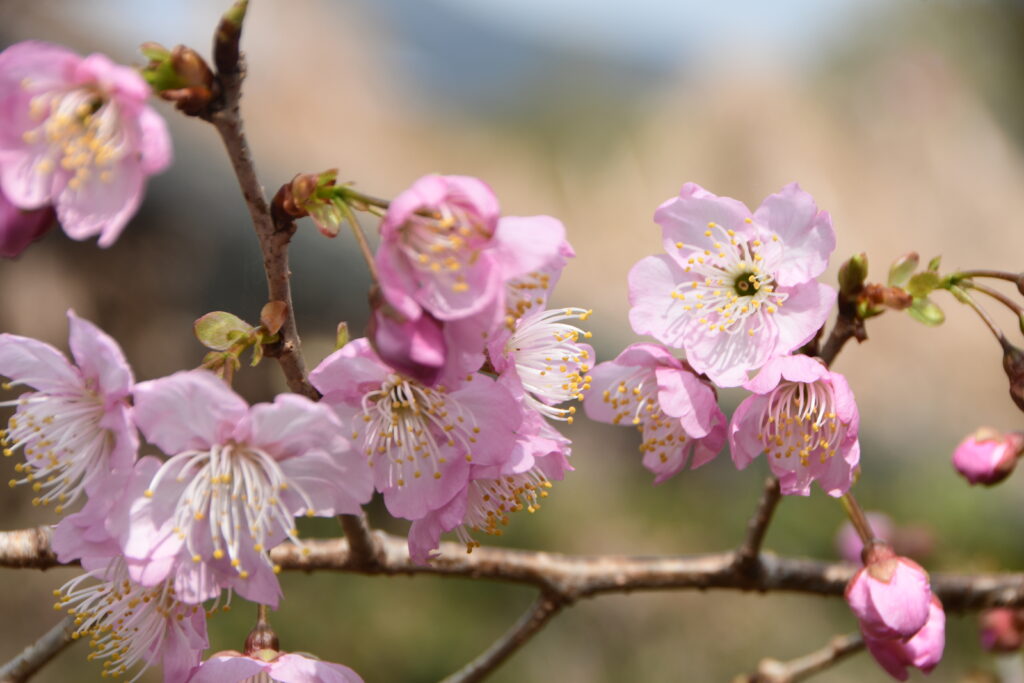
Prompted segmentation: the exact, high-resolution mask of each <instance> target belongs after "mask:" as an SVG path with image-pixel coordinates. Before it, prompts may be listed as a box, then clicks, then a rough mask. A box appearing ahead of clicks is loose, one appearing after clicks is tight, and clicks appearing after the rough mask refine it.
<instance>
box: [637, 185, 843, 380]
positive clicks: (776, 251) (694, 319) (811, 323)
mask: <svg viewBox="0 0 1024 683" xmlns="http://www.w3.org/2000/svg"><path fill="white" fill-rule="evenodd" d="M654 220H655V222H656V223H658V224H659V225H661V227H662V237H663V242H664V247H665V250H666V252H667V253H666V254H664V255H658V256H649V257H647V258H645V259H643V260H641V261H640V262H639V263H637V264H636V265H635V266H634V267H633V269H632V270H631V271H630V274H629V296H630V303H631V304H632V309H631V310H630V313H629V320H630V323H631V324H632V326H633V329H634V331H636V333H637V334H649V335H652V336H653V337H655V338H656V339H657V340H658V341H660V342H662V343H664V344H666V345H668V346H670V347H672V348H681V349H684V350H685V351H686V359H687V361H688V362H689V363H690V365H691V366H693V368H694V369H695V370H696V371H697V372H698V373H705V374H707V375H708V377H710V378H711V380H712V381H713V382H714V383H715V384H717V385H719V386H723V387H732V386H738V385H740V384H743V382H744V381H746V379H747V373H748V371H750V370H756V369H758V368H760V367H762V366H763V365H764V364H765V363H767V362H768V361H769V360H771V359H772V358H774V357H777V356H783V355H785V354H788V353H790V352H791V351H793V350H795V349H797V348H799V347H800V346H802V345H803V344H805V343H807V342H808V341H809V340H810V339H811V338H812V337H813V336H814V334H815V333H816V332H817V331H818V329H820V328H821V326H822V325H823V324H824V323H825V320H826V318H827V317H828V314H829V312H830V311H831V309H832V307H833V305H834V304H835V301H836V292H835V290H834V289H832V288H831V287H829V286H827V285H824V284H821V283H819V282H818V281H817V280H815V278H817V277H818V276H819V275H821V273H822V272H823V271H824V270H825V267H826V266H827V265H828V257H829V255H830V254H831V253H832V251H833V250H834V249H835V232H834V231H833V229H832V221H831V219H830V218H829V215H828V213H826V212H824V211H819V210H818V208H817V206H816V205H815V203H814V200H813V199H812V198H811V196H810V195H809V194H807V193H806V192H804V191H803V190H801V189H800V188H799V186H797V185H796V184H795V183H794V184H791V185H787V186H786V187H784V188H783V189H782V190H781V191H780V192H779V193H777V194H773V195H771V196H769V197H768V198H767V199H765V200H764V202H762V203H761V206H760V207H759V208H758V209H757V211H755V212H753V213H751V212H750V210H749V209H748V208H747V207H746V206H744V205H743V204H742V203H741V202H738V201H736V200H735V199H730V198H728V197H718V196H715V195H713V194H711V193H710V192H708V191H706V190H704V189H703V188H701V187H700V186H698V185H695V184H693V183H687V184H686V185H684V186H683V189H682V190H681V191H680V193H679V197H676V198H673V199H670V200H668V201H666V202H665V203H664V204H662V205H661V206H660V207H659V208H658V210H657V211H656V212H655V214H654Z"/></svg>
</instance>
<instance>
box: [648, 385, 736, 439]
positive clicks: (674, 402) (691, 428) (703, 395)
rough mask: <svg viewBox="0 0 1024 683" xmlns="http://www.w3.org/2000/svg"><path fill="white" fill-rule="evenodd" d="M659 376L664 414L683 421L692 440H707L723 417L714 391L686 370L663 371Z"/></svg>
mask: <svg viewBox="0 0 1024 683" xmlns="http://www.w3.org/2000/svg"><path fill="white" fill-rule="evenodd" d="M655 376H656V377H657V380H658V405H659V407H660V408H661V410H662V411H663V412H664V413H665V414H666V415H669V416H671V417H676V418H679V419H680V422H681V423H682V425H683V429H685V430H686V434H687V435H688V436H691V437H693V438H695V439H699V438H701V437H703V436H707V434H708V432H710V431H711V428H712V426H714V423H715V422H716V421H717V420H716V418H717V417H718V414H720V413H721V411H720V410H719V409H718V402H717V401H716V400H715V393H714V392H713V391H712V390H711V387H709V386H708V385H706V384H704V383H703V382H701V381H700V380H699V379H697V376H696V375H694V374H693V373H692V372H687V371H686V370H675V369H673V368H659V369H657V370H655Z"/></svg>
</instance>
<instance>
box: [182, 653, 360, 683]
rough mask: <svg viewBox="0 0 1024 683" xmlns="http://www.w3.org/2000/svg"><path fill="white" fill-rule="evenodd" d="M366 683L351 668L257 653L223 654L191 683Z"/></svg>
mask: <svg viewBox="0 0 1024 683" xmlns="http://www.w3.org/2000/svg"><path fill="white" fill-rule="evenodd" d="M239 681H277V682H278V683H314V682H315V683H363V679H362V678H360V676H359V674H357V673H356V672H355V671H353V670H352V669H350V668H348V667H347V666H343V665H341V664H335V663H333V662H324V661H321V660H319V659H314V658H312V657H309V656H307V655H302V654H292V653H289V652H277V651H276V650H257V651H256V652H253V653H252V654H242V653H241V652H232V651H226V652H220V653H217V654H216V655H214V656H212V657H210V658H209V659H207V660H206V661H205V662H203V663H202V664H201V665H200V666H199V667H198V668H197V669H196V670H195V671H194V672H193V673H192V676H191V677H190V678H189V679H188V683H238V682H239Z"/></svg>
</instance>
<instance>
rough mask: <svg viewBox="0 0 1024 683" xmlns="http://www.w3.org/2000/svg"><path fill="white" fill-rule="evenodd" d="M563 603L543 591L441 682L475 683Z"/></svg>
mask: <svg viewBox="0 0 1024 683" xmlns="http://www.w3.org/2000/svg"><path fill="white" fill-rule="evenodd" d="M564 606H565V602H564V601H563V600H562V599H560V598H558V597H557V596H554V595H546V594H544V593H542V594H541V595H540V596H538V598H537V599H536V600H535V601H534V603H533V604H532V605H530V608H529V609H528V610H526V612H525V613H524V614H523V616H521V617H520V618H519V620H518V621H516V623H515V624H513V625H512V627H511V628H510V629H509V630H508V631H506V632H505V634H504V635H503V636H501V638H499V639H498V640H496V641H494V643H493V644H492V645H491V646H490V647H489V648H487V649H486V650H484V652H482V653H481V654H480V656H479V657H477V658H476V659H474V660H473V661H471V662H470V663H469V664H467V665H466V666H464V667H462V668H461V669H459V670H458V671H456V672H455V673H453V674H452V675H451V676H448V677H447V678H445V679H444V680H443V681H442V682H441V683H477V681H482V680H484V679H485V678H487V676H489V675H490V674H491V673H493V672H494V670H495V669H497V668H498V667H499V666H500V665H501V664H502V663H503V662H504V661H505V660H506V659H508V658H509V657H510V656H512V654H513V653H515V651H516V650H518V649H519V648H520V647H522V646H523V645H525V644H526V643H527V641H529V640H530V638H532V637H533V636H535V635H536V634H537V633H538V632H539V631H540V630H541V629H542V628H544V626H545V625H546V624H547V623H548V622H549V621H551V619H552V618H553V617H554V616H555V615H556V614H558V613H559V612H561V611H562V607H564Z"/></svg>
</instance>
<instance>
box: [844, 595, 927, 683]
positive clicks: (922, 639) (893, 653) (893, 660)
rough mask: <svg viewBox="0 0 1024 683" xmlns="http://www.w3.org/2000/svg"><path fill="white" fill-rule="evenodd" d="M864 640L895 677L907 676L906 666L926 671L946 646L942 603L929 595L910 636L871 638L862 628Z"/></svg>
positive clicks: (902, 678) (878, 660)
mask: <svg viewBox="0 0 1024 683" xmlns="http://www.w3.org/2000/svg"><path fill="white" fill-rule="evenodd" d="M862 625H863V624H862ZM864 644H865V645H866V646H867V648H868V652H870V653H871V656H873V657H874V658H875V661H877V662H878V664H879V665H880V666H881V667H882V668H883V669H885V670H886V671H887V672H888V673H889V674H890V675H891V676H892V677H893V678H895V679H897V680H900V681H905V680H907V678H908V675H907V667H908V666H912V667H915V668H917V669H920V670H921V671H923V672H924V673H929V672H930V671H931V670H932V669H934V668H935V667H936V666H937V665H938V663H939V662H940V661H941V660H942V651H943V650H944V649H945V646H946V613H945V612H944V611H943V609H942V603H941V602H939V599H938V598H937V597H935V596H934V595H933V596H931V599H930V600H929V602H928V616H927V621H926V622H925V624H924V626H922V627H921V629H920V630H918V631H917V633H915V634H914V635H913V637H911V638H909V639H900V638H874V637H872V636H871V635H869V634H868V633H867V632H866V631H865V632H864Z"/></svg>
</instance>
